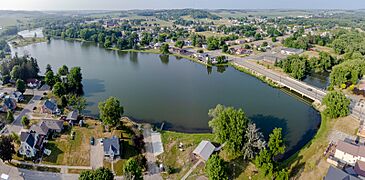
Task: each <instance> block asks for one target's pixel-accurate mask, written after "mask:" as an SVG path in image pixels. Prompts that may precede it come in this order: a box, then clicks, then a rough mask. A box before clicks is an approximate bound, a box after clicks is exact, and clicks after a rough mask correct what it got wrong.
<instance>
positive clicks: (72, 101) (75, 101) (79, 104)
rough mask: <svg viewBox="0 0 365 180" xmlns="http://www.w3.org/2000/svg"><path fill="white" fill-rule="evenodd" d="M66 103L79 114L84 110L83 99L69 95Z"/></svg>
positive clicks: (85, 103)
mask: <svg viewBox="0 0 365 180" xmlns="http://www.w3.org/2000/svg"><path fill="white" fill-rule="evenodd" d="M67 102H68V105H69V106H71V107H72V108H73V109H76V110H78V111H79V112H80V113H81V112H82V111H83V110H84V109H85V108H86V105H87V102H86V99H85V98H84V97H82V96H77V95H75V94H73V95H70V96H69V98H68V100H67Z"/></svg>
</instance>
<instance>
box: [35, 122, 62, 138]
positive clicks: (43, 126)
mask: <svg viewBox="0 0 365 180" xmlns="http://www.w3.org/2000/svg"><path fill="white" fill-rule="evenodd" d="M62 130H63V121H61V120H53V119H52V120H51V119H44V120H42V121H41V122H40V123H38V124H34V125H32V126H31V127H30V129H29V132H31V133H36V134H39V135H43V136H45V137H47V136H48V135H49V134H50V133H60V132H61V131H62Z"/></svg>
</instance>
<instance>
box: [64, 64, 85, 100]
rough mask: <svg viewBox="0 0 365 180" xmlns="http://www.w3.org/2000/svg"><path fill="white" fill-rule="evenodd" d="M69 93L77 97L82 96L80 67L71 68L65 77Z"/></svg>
mask: <svg viewBox="0 0 365 180" xmlns="http://www.w3.org/2000/svg"><path fill="white" fill-rule="evenodd" d="M67 84H68V88H69V91H70V92H72V93H75V94H78V95H81V94H83V85H82V73H81V68H80V67H73V68H71V70H70V73H69V74H68V75H67Z"/></svg>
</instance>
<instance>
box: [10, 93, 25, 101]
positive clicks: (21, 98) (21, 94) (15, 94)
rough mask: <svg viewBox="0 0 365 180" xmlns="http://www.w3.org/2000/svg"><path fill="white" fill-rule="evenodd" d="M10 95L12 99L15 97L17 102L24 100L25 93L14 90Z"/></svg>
mask: <svg viewBox="0 0 365 180" xmlns="http://www.w3.org/2000/svg"><path fill="white" fill-rule="evenodd" d="M9 97H10V98H12V99H15V101H16V102H22V101H24V96H23V93H21V92H19V91H14V92H12V93H10V95H9Z"/></svg>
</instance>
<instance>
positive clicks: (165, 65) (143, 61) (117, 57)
mask: <svg viewBox="0 0 365 180" xmlns="http://www.w3.org/2000/svg"><path fill="white" fill-rule="evenodd" d="M13 51H14V52H18V53H19V54H23V53H24V52H26V53H29V54H31V55H32V56H34V57H36V58H37V59H38V64H39V66H40V68H41V71H42V72H41V73H44V71H45V68H46V65H47V64H51V65H52V67H53V70H54V71H56V70H57V68H58V67H60V66H62V65H63V64H66V65H68V66H69V68H70V67H72V66H80V67H81V68H82V73H83V84H84V91H85V97H86V98H87V102H88V106H87V108H86V111H85V114H88V115H97V114H98V108H97V105H98V102H100V101H104V100H105V99H106V98H108V97H110V96H115V97H118V98H119V99H120V101H121V103H122V105H123V106H124V108H125V115H127V116H131V117H133V118H134V119H136V120H139V121H145V122H150V123H161V122H165V128H168V129H171V130H177V131H184V132H207V131H210V129H209V127H208V121H209V117H208V110H209V109H210V108H213V107H215V106H216V105H217V104H223V105H226V106H234V107H236V108H242V109H243V110H244V111H245V112H246V115H247V116H248V117H249V118H250V119H252V120H253V121H254V122H255V123H257V125H258V127H259V128H261V130H262V131H263V132H264V134H265V135H267V134H268V133H269V132H270V131H271V130H272V129H273V128H274V127H282V128H283V130H284V133H285V138H286V141H287V144H288V147H289V150H290V152H293V151H296V150H298V149H299V148H301V147H302V146H303V145H304V144H305V143H307V142H308V141H309V140H310V139H311V138H312V137H313V136H314V134H315V133H316V130H317V128H318V125H319V123H320V115H319V113H318V112H317V111H316V110H315V109H313V108H312V107H311V105H310V103H308V102H305V101H303V100H301V99H299V98H297V97H294V96H291V95H288V94H286V93H285V92H284V91H282V90H280V89H276V88H272V87H270V86H268V85H267V84H265V83H263V82H261V81H260V80H258V79H256V78H255V77H252V76H250V75H247V74H245V73H242V72H239V71H237V70H235V69H234V68H232V67H226V68H224V67H220V68H217V67H213V68H207V67H206V66H204V65H201V64H198V63H195V62H192V61H189V60H187V59H180V58H176V57H174V56H169V57H166V56H160V55H157V54H150V53H136V52H120V51H112V50H105V49H103V48H101V47H98V46H97V45H95V44H93V43H86V42H83V43H82V42H73V41H63V40H52V41H51V42H50V43H40V44H33V45H29V46H26V47H22V48H17V49H13Z"/></svg>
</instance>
